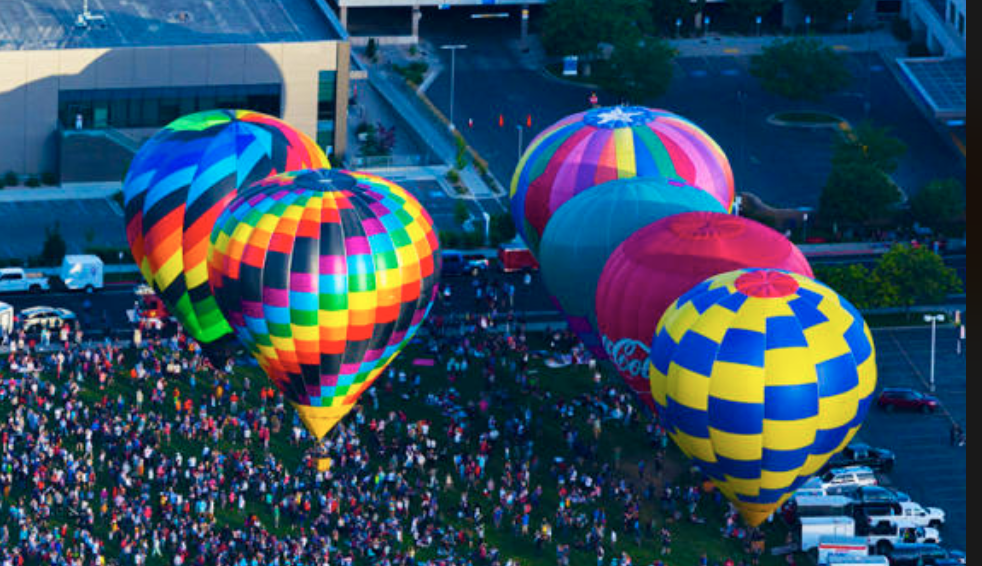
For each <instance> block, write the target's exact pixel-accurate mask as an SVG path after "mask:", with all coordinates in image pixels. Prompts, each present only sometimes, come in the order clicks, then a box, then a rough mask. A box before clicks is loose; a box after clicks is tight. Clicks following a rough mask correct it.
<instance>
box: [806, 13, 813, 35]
mask: <svg viewBox="0 0 982 566" xmlns="http://www.w3.org/2000/svg"><path fill="white" fill-rule="evenodd" d="M811 23H812V17H811V16H805V35H808V28H809V26H811Z"/></svg>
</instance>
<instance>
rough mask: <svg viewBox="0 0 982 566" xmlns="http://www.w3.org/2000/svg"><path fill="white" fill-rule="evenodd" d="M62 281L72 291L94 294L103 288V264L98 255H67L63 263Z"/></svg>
mask: <svg viewBox="0 0 982 566" xmlns="http://www.w3.org/2000/svg"><path fill="white" fill-rule="evenodd" d="M60 276H61V280H62V281H63V282H64V283H65V287H67V288H68V289H69V290H71V291H79V290H82V289H84V290H85V291H87V292H90V293H91V292H92V291H95V290H98V289H102V287H103V264H102V260H101V259H99V256H96V255H90V254H86V255H66V256H65V259H63V260H62V262H61V273H60Z"/></svg>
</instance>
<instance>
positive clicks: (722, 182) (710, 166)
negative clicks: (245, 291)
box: [509, 106, 734, 256]
mask: <svg viewBox="0 0 982 566" xmlns="http://www.w3.org/2000/svg"><path fill="white" fill-rule="evenodd" d="M631 177H655V178H660V179H668V180H674V181H679V182H683V183H686V184H688V185H692V186H695V187H698V188H700V189H702V190H704V191H706V192H708V193H709V194H711V195H713V196H714V197H715V198H716V199H717V200H718V201H719V202H720V204H721V205H723V208H724V209H725V210H729V209H730V206H731V205H732V203H733V197H734V183H733V172H732V170H731V168H730V164H729V161H728V160H727V159H726V155H725V154H724V153H723V150H722V149H720V147H719V145H717V143H716V142H715V141H713V139H712V138H711V137H709V135H707V134H706V132H704V131H703V130H702V129H700V128H699V127H698V126H696V125H695V124H693V123H692V122H690V121H689V120H686V119H685V118H682V117H681V116H678V115H676V114H673V113H671V112H667V111H664V110H656V109H652V108H644V107H638V106H615V107H608V108H596V109H593V110H588V111H586V112H581V113H578V114H573V115H571V116H568V117H566V118H564V119H562V120H560V121H559V122H557V123H555V124H553V125H552V126H550V127H549V128H547V129H545V130H544V131H542V132H541V133H539V135H537V136H536V137H535V139H534V140H532V143H531V144H529V147H528V149H527V150H526V151H525V153H524V154H523V155H522V158H521V160H520V161H519V163H518V166H517V167H516V168H515V173H514V175H513V176H512V180H511V187H510V191H509V195H510V197H511V213H512V218H513V219H514V221H515V225H516V227H517V229H518V231H519V234H520V235H521V236H522V239H524V240H525V242H526V244H527V245H528V246H529V249H530V250H532V253H533V254H535V255H536V256H538V253H539V242H540V241H541V239H542V234H543V232H544V231H545V228H546V224H547V223H548V222H549V219H550V218H551V217H552V215H553V214H554V213H555V212H556V210H558V209H559V207H560V206H562V205H563V203H565V202H566V201H568V200H569V199H571V198H572V197H573V196H575V195H577V194H579V193H580V192H583V191H585V190H587V189H589V188H590V187H593V186H595V185H599V184H601V183H606V182H608V181H613V180H616V179H627V178H631Z"/></svg>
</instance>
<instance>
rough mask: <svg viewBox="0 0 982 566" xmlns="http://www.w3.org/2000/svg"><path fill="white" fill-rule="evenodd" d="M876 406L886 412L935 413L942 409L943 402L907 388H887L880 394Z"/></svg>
mask: <svg viewBox="0 0 982 566" xmlns="http://www.w3.org/2000/svg"><path fill="white" fill-rule="evenodd" d="M876 405H877V406H878V407H879V408H881V409H883V410H884V411H887V412H890V411H893V410H895V409H902V410H907V411H921V412H922V413H933V412H934V411H936V410H938V408H939V407H941V401H940V400H938V398H937V397H934V396H933V395H928V394H926V393H921V392H920V391H917V390H916V389H910V388H907V387H887V388H884V389H883V391H881V392H880V396H879V397H877V399H876Z"/></svg>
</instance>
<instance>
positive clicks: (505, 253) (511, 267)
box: [498, 244, 539, 273]
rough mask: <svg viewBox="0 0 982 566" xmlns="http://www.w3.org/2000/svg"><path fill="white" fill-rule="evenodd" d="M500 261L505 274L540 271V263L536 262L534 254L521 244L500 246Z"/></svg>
mask: <svg viewBox="0 0 982 566" xmlns="http://www.w3.org/2000/svg"><path fill="white" fill-rule="evenodd" d="M498 261H499V262H500V263H501V270H502V271H504V272H505V273H511V272H514V271H536V270H538V269H539V262H538V261H536V260H535V257H534V256H533V255H532V252H531V251H530V250H529V249H528V248H526V247H525V246H523V245H520V244H501V245H500V246H498Z"/></svg>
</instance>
